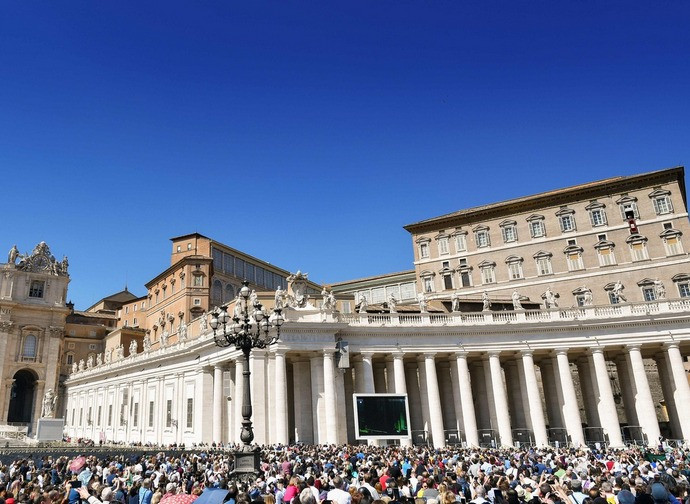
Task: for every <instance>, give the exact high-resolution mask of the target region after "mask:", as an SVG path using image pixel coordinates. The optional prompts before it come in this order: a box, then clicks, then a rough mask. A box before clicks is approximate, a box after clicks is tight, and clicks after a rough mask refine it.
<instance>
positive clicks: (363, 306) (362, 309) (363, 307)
mask: <svg viewBox="0 0 690 504" xmlns="http://www.w3.org/2000/svg"><path fill="white" fill-rule="evenodd" d="M368 307H369V303H368V302H367V297H366V296H365V295H364V294H360V295H359V310H358V311H359V313H366V312H367V308H368Z"/></svg>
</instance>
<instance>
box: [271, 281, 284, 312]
mask: <svg viewBox="0 0 690 504" xmlns="http://www.w3.org/2000/svg"><path fill="white" fill-rule="evenodd" d="M285 294H286V292H285V291H284V290H283V289H281V288H280V285H279V286H278V288H277V289H276V294H275V297H274V304H273V308H274V309H276V310H278V309H280V310H282V309H283V308H285Z"/></svg>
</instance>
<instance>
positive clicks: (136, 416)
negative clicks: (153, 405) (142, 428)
mask: <svg viewBox="0 0 690 504" xmlns="http://www.w3.org/2000/svg"><path fill="white" fill-rule="evenodd" d="M137 425H139V403H138V402H135V403H134V405H133V406H132V426H133V427H136V426H137Z"/></svg>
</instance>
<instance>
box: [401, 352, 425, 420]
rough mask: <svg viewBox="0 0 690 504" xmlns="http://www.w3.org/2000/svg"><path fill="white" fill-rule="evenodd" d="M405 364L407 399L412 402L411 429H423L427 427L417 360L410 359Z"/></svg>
mask: <svg viewBox="0 0 690 504" xmlns="http://www.w3.org/2000/svg"><path fill="white" fill-rule="evenodd" d="M404 366H405V387H406V388H407V400H408V401H409V403H410V423H411V424H412V427H411V429H412V430H415V431H421V430H424V429H425V426H424V417H423V415H422V398H421V394H420V392H419V377H418V375H417V361H416V360H415V361H408V362H405V363H404Z"/></svg>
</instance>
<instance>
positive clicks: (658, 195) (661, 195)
mask: <svg viewBox="0 0 690 504" xmlns="http://www.w3.org/2000/svg"><path fill="white" fill-rule="evenodd" d="M649 197H650V198H651V200H652V204H653V205H654V212H655V213H656V214H657V215H666V214H670V213H672V212H673V204H672V203H671V191H669V190H666V189H661V188H657V189H655V190H654V191H652V192H651V193H650V194H649Z"/></svg>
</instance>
